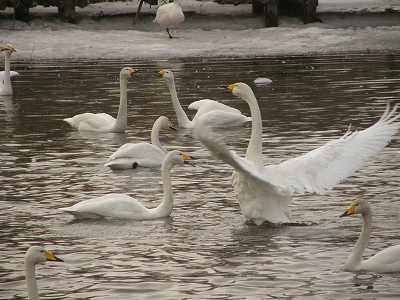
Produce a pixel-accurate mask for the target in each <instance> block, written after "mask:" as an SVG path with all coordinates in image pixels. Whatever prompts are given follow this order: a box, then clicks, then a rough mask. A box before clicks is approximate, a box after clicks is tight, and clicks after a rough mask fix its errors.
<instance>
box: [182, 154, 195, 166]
mask: <svg viewBox="0 0 400 300" xmlns="http://www.w3.org/2000/svg"><path fill="white" fill-rule="evenodd" d="M181 158H182V160H183V163H184V164H190V165H194V163H193V157H191V156H190V155H189V154H186V153H181Z"/></svg>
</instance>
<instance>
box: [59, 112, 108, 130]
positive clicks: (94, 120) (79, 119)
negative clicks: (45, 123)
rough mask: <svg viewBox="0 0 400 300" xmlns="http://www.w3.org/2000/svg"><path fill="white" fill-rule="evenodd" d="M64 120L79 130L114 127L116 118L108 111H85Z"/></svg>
mask: <svg viewBox="0 0 400 300" xmlns="http://www.w3.org/2000/svg"><path fill="white" fill-rule="evenodd" d="M64 121H66V122H67V123H69V124H70V125H71V126H72V127H75V128H77V129H79V130H90V131H102V130H106V129H110V128H112V126H113V125H114V124H115V121H116V120H115V118H114V117H112V116H110V115H109V114H106V113H98V114H93V113H83V114H79V115H76V116H73V117H72V118H66V119H64Z"/></svg>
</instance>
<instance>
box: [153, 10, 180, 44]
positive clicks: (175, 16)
mask: <svg viewBox="0 0 400 300" xmlns="http://www.w3.org/2000/svg"><path fill="white" fill-rule="evenodd" d="M183 21H185V15H184V14H183V11H182V8H181V7H180V6H179V4H178V3H175V2H172V3H167V4H164V5H161V6H160V7H159V8H158V9H157V13H156V17H155V19H154V20H153V22H154V23H157V24H159V25H161V26H164V27H165V28H166V30H167V33H168V36H169V38H170V39H172V38H173V37H172V35H171V33H170V32H169V29H170V28H171V27H173V26H176V25H178V24H179V23H182V22H183Z"/></svg>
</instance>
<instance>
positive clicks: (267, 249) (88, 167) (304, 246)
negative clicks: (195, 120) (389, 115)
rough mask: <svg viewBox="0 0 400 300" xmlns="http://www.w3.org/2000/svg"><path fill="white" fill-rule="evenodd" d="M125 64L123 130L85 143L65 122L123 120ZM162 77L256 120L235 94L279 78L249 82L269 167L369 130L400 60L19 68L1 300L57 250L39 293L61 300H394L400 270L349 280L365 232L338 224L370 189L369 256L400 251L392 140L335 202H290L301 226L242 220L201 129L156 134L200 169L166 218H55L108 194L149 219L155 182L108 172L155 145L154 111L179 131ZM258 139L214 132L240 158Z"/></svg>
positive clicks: (188, 97) (183, 182)
mask: <svg viewBox="0 0 400 300" xmlns="http://www.w3.org/2000/svg"><path fill="white" fill-rule="evenodd" d="M127 65H129V66H133V67H135V68H137V69H139V70H140V72H139V73H138V76H136V77H135V78H134V80H132V82H130V83H129V85H128V88H129V91H128V124H129V127H128V130H127V132H126V134H101V133H100V134H99V133H80V132H77V131H74V130H72V129H71V128H70V127H69V126H68V125H67V124H64V122H63V121H62V119H63V118H65V117H69V116H71V115H75V114H77V113H82V112H86V111H91V112H107V113H110V114H111V115H114V114H116V112H117V109H118V94H119V83H118V81H117V80H115V79H116V78H117V76H118V74H119V70H120V69H121V67H122V66H127ZM160 68H171V69H173V71H174V73H175V77H176V85H177V90H178V95H179V99H180V101H181V103H182V105H183V106H184V108H185V110H186V108H187V106H188V104H189V103H190V102H191V101H194V100H198V99H201V98H212V99H216V100H221V101H223V102H224V103H226V104H228V105H232V106H234V107H237V108H238V109H240V110H241V111H243V112H244V113H245V114H249V110H248V107H247V105H246V103H244V102H243V101H241V100H240V99H238V98H236V97H232V95H231V94H229V93H228V92H227V90H226V86H227V84H229V83H233V82H237V81H243V82H247V83H250V84H252V82H253V80H254V79H255V78H257V77H268V78H271V79H272V81H273V82H272V84H271V85H268V86H265V87H254V86H253V88H254V90H255V93H256V96H257V98H258V100H259V103H260V107H261V112H262V116H263V125H264V134H263V141H264V154H265V162H266V163H276V162H279V161H282V160H283V159H287V158H290V157H293V156H296V155H300V154H302V153H304V152H306V151H309V150H311V149H313V148H315V147H317V146H320V145H321V144H323V143H324V142H326V141H327V140H329V139H331V138H336V137H338V136H340V135H341V134H343V133H344V132H345V131H346V129H347V126H348V124H349V123H351V124H352V125H353V126H354V127H355V128H360V129H361V128H365V127H366V126H368V125H370V124H372V123H373V122H375V121H376V120H377V119H378V118H379V116H380V115H381V113H382V112H383V110H384V107H385V103H386V101H388V100H390V101H398V95H399V88H398V86H399V81H400V79H399V78H400V56H399V55H397V54H381V53H379V54H376V55H375V54H369V55H364V54H349V55H337V56H319V57H267V58H254V59H229V58H226V59H220V58H218V59H215V58H204V59H184V60H176V61H174V60H170V61H156V62H147V61H126V62H121V61H101V62H86V61H74V62H66V61H43V62H34V63H31V64H30V65H27V64H25V63H24V62H20V63H16V65H15V69H16V70H17V71H20V73H21V76H20V77H19V78H17V80H16V81H15V82H14V88H15V95H14V97H12V98H1V99H0V126H1V128H2V130H1V131H0V139H1V142H2V143H1V151H0V160H1V162H2V163H1V165H0V180H1V186H2V190H1V191H0V228H1V229H0V242H1V243H2V244H3V245H4V246H3V247H1V249H0V260H1V264H0V265H1V267H0V299H11V298H20V297H25V296H26V294H25V292H24V277H23V276H24V275H23V265H22V260H23V255H24V252H25V250H26V249H27V248H28V245H31V244H44V245H47V246H48V247H49V248H50V249H56V250H57V251H58V254H60V256H62V257H63V258H65V260H66V263H65V264H63V265H62V266H57V267H54V266H47V265H46V266H41V267H40V268H39V270H38V276H39V277H40V282H39V286H40V289H41V293H42V295H43V296H44V297H47V298H52V299H53V298H54V299H67V298H71V299H91V298H94V299H133V298H141V299H156V298H159V299H335V300H336V299H377V298H382V297H385V298H391V299H397V298H398V297H399V294H400V290H399V286H398V279H399V276H397V274H394V275H384V276H375V275H373V274H366V275H354V274H352V273H346V272H343V271H341V269H340V268H341V266H342V265H343V263H344V262H345V260H346V258H347V256H348V255H349V254H350V253H351V250H352V247H353V246H354V240H355V239H356V238H357V236H358V234H359V226H360V223H359V220H358V219H356V218H355V219H351V220H348V221H347V222H342V221H341V220H338V218H337V216H338V215H339V214H340V213H341V212H342V210H343V208H344V207H345V206H346V205H347V203H348V200H349V199H350V198H351V196H352V195H353V194H354V193H356V192H358V191H359V190H360V189H363V190H365V192H366V197H368V199H370V203H371V205H373V206H374V208H375V216H374V230H373V233H372V239H371V245H370V249H371V250H370V251H368V252H367V255H370V254H372V253H375V252H376V250H380V249H381V248H383V246H388V245H390V244H398V243H400V241H399V238H398V232H399V230H400V228H399V225H398V224H399V222H398V221H399V218H400V217H399V214H398V212H399V211H400V207H399V206H400V204H399V203H400V202H399V201H397V200H396V199H397V198H398V196H399V192H398V188H397V187H398V185H399V183H400V175H399V174H398V169H399V166H400V165H399V164H400V163H399V160H398V152H399V150H398V149H399V144H398V141H394V142H393V143H392V144H391V146H390V147H389V148H388V149H387V150H386V151H385V152H384V154H383V155H381V156H380V157H379V158H377V159H376V160H374V161H373V162H372V163H371V164H370V165H369V166H368V167H366V168H363V169H362V170H361V171H360V172H358V173H357V175H356V176H355V177H353V178H352V179H350V180H348V181H346V182H345V183H343V184H341V185H339V186H338V187H337V188H336V189H335V190H334V191H332V192H331V193H329V194H327V195H306V196H301V197H297V198H295V201H294V202H293V203H292V205H291V209H292V220H293V221H294V222H296V223H299V224H303V223H304V224H305V225H309V226H284V227H276V228H275V227H272V228H271V227H265V226H262V227H256V226H249V225H248V224H246V223H244V222H243V221H244V220H243V218H242V217H241V215H240V212H239V207H238V204H237V202H236V199H235V197H234V194H233V192H232V187H231V178H230V176H231V168H230V167H229V166H227V165H225V164H223V163H221V162H220V161H217V160H215V159H212V158H211V157H210V155H209V153H208V152H207V151H206V150H205V149H203V148H202V147H201V145H200V144H199V143H198V142H197V141H195V140H194V139H193V138H192V134H191V130H179V131H178V132H174V133H170V132H165V133H164V132H163V134H162V135H161V137H160V139H161V142H162V143H163V144H165V145H166V146H167V147H168V149H181V150H184V151H187V152H190V153H191V154H193V156H195V158H196V167H192V168H190V167H189V168H187V167H177V168H176V169H175V170H173V171H172V181H173V184H174V188H173V189H174V193H175V208H174V211H173V213H172V216H171V217H170V218H167V219H165V220H156V221H147V222H134V221H118V220H96V221H85V222H75V221H72V218H71V217H70V216H67V215H64V214H63V213H61V212H60V211H59V210H58V208H60V207H65V206H67V205H71V204H74V203H76V202H78V201H81V200H85V199H89V198H92V197H96V196H100V195H104V194H106V193H111V192H121V193H127V194H129V195H130V196H132V197H136V198H138V199H139V200H140V201H142V202H143V203H144V204H145V205H146V206H147V207H155V206H156V205H157V204H158V203H159V201H160V199H161V197H162V190H161V184H160V172H159V170H157V169H156V170H151V169H150V170H141V171H140V172H137V171H129V170H128V171H123V172H114V171H111V170H109V169H108V168H106V167H104V166H103V164H104V162H105V160H106V159H107V158H108V156H109V155H110V154H111V153H112V152H113V151H115V150H116V149H117V148H118V147H119V146H120V145H121V144H123V143H126V142H140V141H148V140H149V137H150V131H151V127H152V125H153V122H154V120H155V119H156V118H157V117H158V116H159V115H161V114H162V115H166V116H167V117H169V118H171V119H175V116H174V112H173V109H172V105H171V103H170V100H169V99H170V97H169V93H168V89H167V88H166V86H165V83H164V82H163V81H162V80H161V79H160V78H159V77H158V75H157V72H158V71H159V69H160ZM142 70H143V71H142ZM249 133H250V128H249V127H243V128H239V129H235V130H228V131H220V132H219V134H222V139H223V141H224V142H226V143H228V144H229V147H230V148H231V149H233V150H235V151H237V152H238V153H239V154H243V153H244V152H245V148H246V146H247V142H248V137H249ZM49 277H50V278H51V280H46V278H49ZM371 287H372V288H371Z"/></svg>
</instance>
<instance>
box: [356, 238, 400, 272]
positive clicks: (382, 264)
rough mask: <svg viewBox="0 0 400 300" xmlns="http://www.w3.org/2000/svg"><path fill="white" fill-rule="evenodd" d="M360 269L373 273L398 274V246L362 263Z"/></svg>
mask: <svg viewBox="0 0 400 300" xmlns="http://www.w3.org/2000/svg"><path fill="white" fill-rule="evenodd" d="M361 269H365V270H371V271H375V272H399V271H400V245H395V246H391V247H388V248H386V249H384V250H382V251H380V252H378V253H377V254H375V255H374V256H372V257H370V258H368V259H367V260H365V261H363V262H362V265H361Z"/></svg>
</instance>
